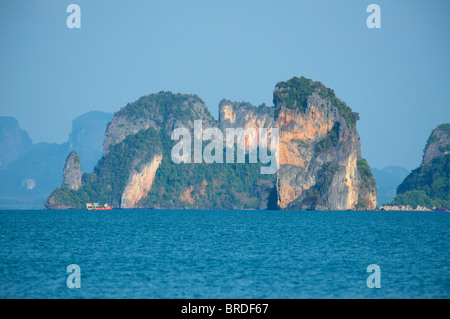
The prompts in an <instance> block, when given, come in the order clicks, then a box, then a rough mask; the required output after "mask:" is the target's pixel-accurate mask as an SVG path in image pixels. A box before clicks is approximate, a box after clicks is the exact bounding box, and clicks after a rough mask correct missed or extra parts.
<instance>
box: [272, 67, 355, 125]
mask: <svg viewBox="0 0 450 319" xmlns="http://www.w3.org/2000/svg"><path fill="white" fill-rule="evenodd" d="M314 92H316V93H317V94H318V95H319V96H320V97H321V98H322V99H324V100H329V101H330V102H331V104H332V105H333V106H334V107H336V108H337V110H338V112H339V113H340V114H341V116H342V117H343V118H344V119H345V121H346V123H347V124H348V125H350V126H351V127H355V126H356V121H357V120H359V115H358V113H355V112H353V111H352V109H351V108H350V107H349V106H348V105H347V104H346V103H345V102H343V101H341V100H339V99H338V98H337V97H336V94H335V93H334V91H333V90H332V89H330V88H327V87H326V86H325V85H323V84H322V83H321V82H314V81H312V80H310V79H307V78H305V77H303V76H302V77H300V78H299V77H293V78H292V79H290V80H288V81H283V82H278V83H277V85H276V87H275V90H274V92H273V103H274V105H275V106H281V105H285V106H286V107H287V108H291V109H293V108H298V109H299V110H300V111H301V112H305V111H306V108H307V107H308V103H307V102H308V97H310V96H311V94H313V93H314Z"/></svg>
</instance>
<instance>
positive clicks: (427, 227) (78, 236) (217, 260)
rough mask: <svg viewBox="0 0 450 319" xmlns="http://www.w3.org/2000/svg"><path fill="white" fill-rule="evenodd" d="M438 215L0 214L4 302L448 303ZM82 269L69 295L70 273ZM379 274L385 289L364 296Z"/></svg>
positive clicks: (444, 233)
mask: <svg viewBox="0 0 450 319" xmlns="http://www.w3.org/2000/svg"><path fill="white" fill-rule="evenodd" d="M449 221H450V215H449V213H445V212H432V213H420V212H292V211H291V212H285V211H192V210H113V211H104V212H88V211H0V227H1V232H0V298H449V297H450V275H449V274H450V256H449V240H450V238H449V226H450V222H449ZM70 264H77V265H79V267H80V269H81V288H79V289H69V288H68V287H67V284H66V280H67V277H68V276H69V273H67V272H66V270H67V266H68V265H70ZM370 264H377V265H379V266H380V268H381V288H379V289H376V288H374V289H369V288H368V287H367V285H366V280H367V277H368V276H369V275H370V273H367V272H366V269H367V266H368V265H370Z"/></svg>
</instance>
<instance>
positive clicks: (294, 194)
mask: <svg viewBox="0 0 450 319" xmlns="http://www.w3.org/2000/svg"><path fill="white" fill-rule="evenodd" d="M358 119H359V115H358V113H356V112H353V111H352V109H351V108H350V107H349V106H348V105H347V104H346V103H345V102H343V101H341V100H340V99H339V98H338V97H337V96H336V95H335V93H334V91H333V90H332V89H330V88H327V87H326V86H325V85H323V84H322V83H321V82H315V81H313V80H310V79H306V78H304V77H294V78H292V79H290V80H288V81H282V82H278V83H277V84H276V85H275V89H274V90H273V106H266V105H265V104H263V105H260V106H254V105H251V104H250V103H248V102H233V101H230V100H227V99H223V100H222V101H221V102H220V103H219V116H218V120H217V121H216V120H215V119H214V117H213V116H212V115H211V114H210V112H209V110H208V108H207V107H206V105H205V103H204V102H203V101H202V99H201V98H200V97H198V96H197V95H194V94H180V93H178V94H175V93H172V92H165V91H163V92H159V93H155V94H150V95H146V96H143V97H141V98H139V99H138V100H137V101H135V102H132V103H129V104H127V105H126V106H124V107H123V108H121V109H120V110H119V111H117V112H116V113H115V114H114V115H112V114H106V113H102V112H90V113H88V114H86V115H83V116H80V118H77V119H76V120H75V121H74V126H73V131H72V133H71V134H70V135H69V141H68V142H67V143H64V144H62V145H54V144H52V145H50V144H49V145H43V144H44V143H40V144H37V145H32V143H31V141H30V140H29V138H28V135H27V133H26V132H24V131H22V130H20V129H19V127H18V123H17V121H16V120H15V119H12V118H3V119H0V120H2V121H3V122H4V124H5V125H3V126H2V127H3V131H2V132H1V134H3V135H5V136H9V139H8V140H7V139H3V140H4V141H7V142H3V144H4V145H3V146H4V149H7V150H9V151H8V152H5V153H4V154H3V155H2V156H3V157H4V158H1V159H2V162H3V163H6V165H4V169H3V170H1V171H0V177H1V178H2V180H3V181H5V182H4V183H3V184H2V187H0V193H1V194H0V195H2V198H9V199H10V202H16V203H21V204H23V205H27V204H28V205H33V204H34V205H37V204H36V203H42V202H44V201H45V208H46V209H83V208H86V207H87V206H86V204H88V203H89V205H94V204H95V203H101V206H102V205H103V204H107V205H108V206H107V207H114V208H155V209H169V208H174V209H281V210H375V209H380V210H433V209H434V210H447V209H448V207H449V206H450V205H449V204H450V200H449V198H450V194H449V188H450V187H449V171H450V169H449V156H450V155H449V152H450V124H442V125H440V126H438V127H437V128H436V129H435V130H433V132H432V133H431V135H430V137H429V139H428V141H424V144H425V150H424V154H423V161H422V163H421V165H420V167H418V168H417V169H415V170H413V171H412V172H410V173H409V175H408V174H404V175H403V176H402V179H403V178H404V180H403V181H402V180H399V181H397V184H395V185H394V186H392V185H391V186H389V187H390V188H389V187H388V186H387V182H386V181H385V179H386V178H384V176H383V178H380V179H379V180H378V181H376V180H375V178H374V175H372V170H371V168H370V166H369V163H368V162H367V161H366V160H365V159H364V158H363V156H362V154H361V142H360V138H359V135H358V131H357V121H358ZM195 120H200V121H201V123H202V128H203V130H205V129H208V128H215V129H217V130H219V131H220V132H222V133H223V135H224V136H225V133H226V130H227V129H239V128H242V129H250V128H253V129H256V130H260V129H263V128H264V129H269V130H270V129H275V128H276V129H278V130H279V139H278V169H277V171H276V173H273V174H261V173H260V168H261V166H264V165H265V164H263V163H261V162H251V161H249V160H248V158H249V153H248V151H247V153H246V155H245V156H246V160H245V163H234V162H233V163H226V162H224V163H205V162H204V161H203V162H201V163H181V164H179V163H174V161H173V160H172V158H171V151H172V149H173V147H174V145H175V144H176V143H177V141H176V140H174V139H172V138H171V136H172V133H173V132H174V130H175V129H176V128H180V127H185V128H187V129H188V130H189V131H190V132H191V133H193V131H194V121H195ZM6 124H7V125H6ZM105 129H106V131H105ZM11 136H16V137H15V138H14V139H13V140H12V139H11ZM246 138H247V139H255V138H257V137H255V136H247V137H246ZM11 141H13V142H14V143H12V142H11ZM248 142H249V140H246V142H245V143H248ZM250 142H251V141H250ZM8 143H9V144H8ZM246 145H247V144H245V145H244V146H246ZM247 146H248V145H247ZM223 147H224V150H223V152H224V154H225V153H226V150H225V144H224V145H223ZM23 154H26V156H23ZM233 155H236V154H233ZM21 156H22V157H21ZM17 158H18V159H17ZM20 158H27V159H31V162H33V161H34V165H30V164H29V162H30V160H27V161H21V160H20ZM33 158H36V160H33ZM38 159H40V161H38ZM10 162H11V163H10ZM27 163H28V164H27ZM376 171H377V170H376ZM379 173H380V172H378V171H377V174H379ZM61 174H62V183H61ZM406 175H407V176H406ZM380 176H381V175H380ZM405 176H406V178H405ZM375 177H376V176H375ZM377 178H378V177H377ZM377 184H378V190H379V191H380V192H381V194H379V192H377ZM58 186H59V187H58ZM397 186H398V187H397ZM55 188H56V189H55ZM25 189H26V191H25ZM8 192H13V193H14V195H13V193H11V194H9V193H8ZM391 194H392V195H391ZM388 195H389V196H388ZM14 196H16V197H14ZM377 198H378V199H380V198H382V200H383V202H381V201H380V200H378V202H377ZM386 200H387V201H386ZM384 201H386V202H384ZM92 203H94V204H92ZM39 205H42V204H39ZM95 205H97V204H95ZM90 207H91V208H92V207H94V206H90ZM95 207H97V206H95ZM102 207H103V206H102ZM103 208H104V207H103Z"/></svg>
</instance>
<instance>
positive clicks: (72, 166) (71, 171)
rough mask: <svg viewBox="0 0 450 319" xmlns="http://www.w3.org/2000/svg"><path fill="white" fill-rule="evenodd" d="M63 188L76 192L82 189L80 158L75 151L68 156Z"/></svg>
mask: <svg viewBox="0 0 450 319" xmlns="http://www.w3.org/2000/svg"><path fill="white" fill-rule="evenodd" d="M63 186H65V187H67V188H69V189H72V190H75V191H77V190H78V189H79V188H80V187H81V166H80V157H79V156H78V154H77V153H76V152H75V151H72V152H70V154H69V155H68V156H67V159H66V164H65V166H64V170H63Z"/></svg>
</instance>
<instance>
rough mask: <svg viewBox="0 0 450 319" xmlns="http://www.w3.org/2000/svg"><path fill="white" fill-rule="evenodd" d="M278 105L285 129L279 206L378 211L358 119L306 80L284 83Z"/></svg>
mask: <svg viewBox="0 0 450 319" xmlns="http://www.w3.org/2000/svg"><path fill="white" fill-rule="evenodd" d="M274 104H275V108H276V110H275V114H276V118H275V121H276V126H278V127H279V128H280V145H279V152H280V156H279V158H280V168H279V170H278V173H277V191H278V206H279V207H280V208H282V209H319V210H322V209H325V210H326V209H329V210H348V209H357V208H361V209H374V208H375V207H376V185H375V180H374V179H373V177H372V175H371V173H370V168H368V166H367V163H366V162H365V161H364V160H363V159H362V157H361V145H360V139H359V135H358V132H357V131H356V120H357V119H358V115H357V114H356V113H353V112H352V111H351V110H350V108H349V107H348V106H346V105H345V103H343V102H341V101H340V100H338V99H337V98H336V97H335V95H334V92H333V91H332V90H330V89H328V88H326V87H324V86H323V84H321V83H320V82H313V81H311V80H308V79H305V78H293V79H291V80H289V81H287V82H280V83H278V84H277V86H276V87H275V90H274ZM366 166H367V167H366Z"/></svg>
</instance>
